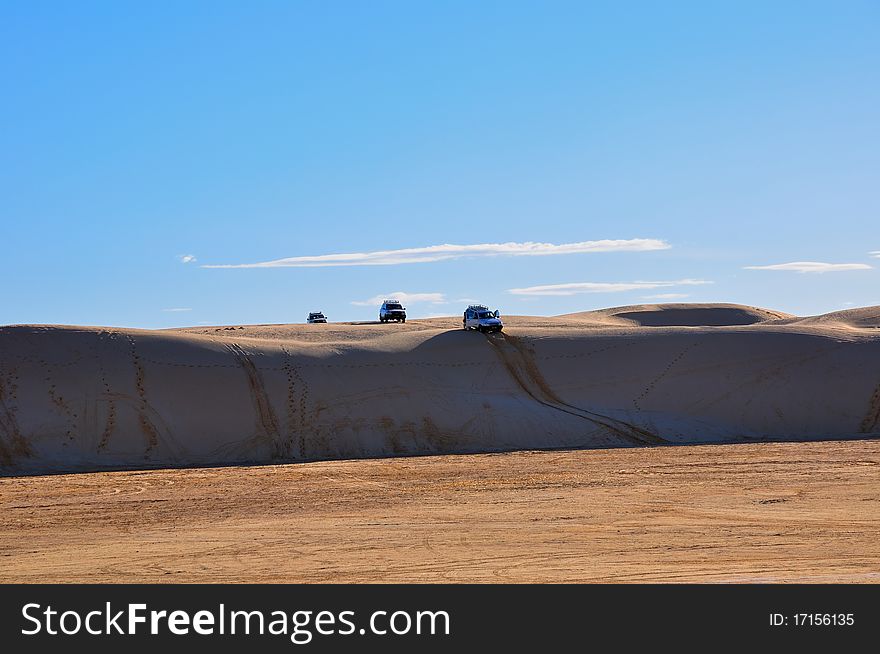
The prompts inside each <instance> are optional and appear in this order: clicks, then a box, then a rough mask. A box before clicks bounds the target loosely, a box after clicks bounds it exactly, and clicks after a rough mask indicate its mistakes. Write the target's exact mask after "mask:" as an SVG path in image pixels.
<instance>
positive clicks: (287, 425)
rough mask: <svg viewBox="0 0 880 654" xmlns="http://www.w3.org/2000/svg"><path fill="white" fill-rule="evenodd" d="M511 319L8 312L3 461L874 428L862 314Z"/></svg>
mask: <svg viewBox="0 0 880 654" xmlns="http://www.w3.org/2000/svg"><path fill="white" fill-rule="evenodd" d="M624 313H626V312H624ZM776 315H777V316H779V317H780V318H781V317H782V316H783V315H784V314H776ZM506 322H507V325H508V326H507V328H506V331H505V334H504V335H500V336H484V335H481V334H478V333H474V332H467V333H466V332H464V331H462V330H460V329H452V328H453V327H455V324H456V320H455V319H454V318H449V319H433V320H426V321H411V322H407V323H406V325H354V324H350V325H332V324H331V325H287V326H265V325H264V326H252V327H241V328H229V327H216V328H194V329H191V330H172V331H139V330H123V329H99V328H73V327H45V326H17V327H5V328H2V329H0V471H2V472H3V473H4V474H22V473H33V472H49V471H71V470H96V469H102V468H120V467H155V466H190V465H217V464H231V463H251V462H253V463H266V462H281V461H299V460H316V459H338V458H358V457H376V456H393V455H406V454H430V453H453V452H491V451H502V450H512V449H537V448H566V447H613V446H637V445H656V444H666V443H696V442H737V441H748V440H763V439H773V440H808V439H827V438H859V437H870V436H875V435H878V434H880V386H878V384H880V372H878V371H880V334H878V330H876V329H875V328H871V327H861V326H859V325H856V326H851V327H850V328H848V329H847V330H841V329H839V328H837V327H838V326H839V321H834V322H833V323H832V324H833V326H831V327H826V326H824V324H823V323H822V321H816V320H813V321H812V322H809V319H808V321H807V322H806V323H805V324H801V322H799V321H797V320H779V319H777V318H773V317H771V316H769V315H768V316H767V319H766V321H763V322H759V323H752V324H749V325H734V326H708V327H669V326H665V327H643V326H636V325H629V326H620V325H617V326H612V325H599V326H597V325H585V324H584V320H583V319H582V318H578V317H564V316H563V317H559V318H551V319H543V318H541V319H539V318H527V317H523V318H508V319H506ZM780 323H783V324H780Z"/></svg>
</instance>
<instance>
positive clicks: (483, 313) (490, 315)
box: [477, 311, 495, 319]
mask: <svg viewBox="0 0 880 654" xmlns="http://www.w3.org/2000/svg"><path fill="white" fill-rule="evenodd" d="M494 317H495V315H494V314H493V313H492V312H491V311H478V312H477V318H481V319H485V318H494Z"/></svg>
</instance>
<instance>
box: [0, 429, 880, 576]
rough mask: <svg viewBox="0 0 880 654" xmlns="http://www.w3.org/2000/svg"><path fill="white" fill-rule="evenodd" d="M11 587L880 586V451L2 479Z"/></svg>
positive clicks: (447, 459)
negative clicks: (99, 584) (122, 584)
mask: <svg viewBox="0 0 880 654" xmlns="http://www.w3.org/2000/svg"><path fill="white" fill-rule="evenodd" d="M0 581H5V582H8V581H15V582H172V581H173V582H235V581H240V582H351V583H358V582H598V581H604V582H638V581H642V582H646V581H647V582H654V581H666V582H686V581H694V582H821V583H825V582H847V583H859V582H868V583H878V582H880V441H877V440H862V441H837V442H804V443H760V444H739V445H696V446H680V447H640V448H616V449H606V450H579V451H566V452H514V453H508V454H472V455H464V456H456V455H445V456H431V457H409V458H391V459H367V460H357V461H326V462H317V463H303V464H286V465H278V466H275V465H267V466H250V467H226V468H202V469H166V470H147V471H143V470H141V471H123V472H101V473H85V474H72V475H47V476H32V477H16V478H10V477H7V478H0Z"/></svg>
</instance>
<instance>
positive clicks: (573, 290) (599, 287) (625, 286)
mask: <svg viewBox="0 0 880 654" xmlns="http://www.w3.org/2000/svg"><path fill="white" fill-rule="evenodd" d="M711 283H712V282H710V281H705V280H702V279H679V280H678V281H672V282H575V283H571V284H548V285H545V286H529V287H526V288H511V289H509V290H508V291H507V292H508V293H512V294H513V295H545V296H546V295H557V296H558V295H579V294H581V293H621V292H624V291H636V290H645V289H652V288H664V287H667V286H697V285H702V284H711Z"/></svg>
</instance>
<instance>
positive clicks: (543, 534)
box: [0, 304, 880, 582]
mask: <svg viewBox="0 0 880 654" xmlns="http://www.w3.org/2000/svg"><path fill="white" fill-rule="evenodd" d="M878 436H880V307H868V308H862V309H852V310H848V311H842V312H836V313H831V314H826V315H821V316H812V317H796V316H791V315H787V314H784V313H781V312H778V311H772V310H767V309H760V308H757V307H748V306H741V305H729V304H702V305H696V304H673V305H638V306H629V307H618V308H615V309H607V310H602V311H590V312H583V313H576V314H569V315H564V316H555V317H530V316H513V317H505V329H504V333H503V334H480V333H476V332H466V331H464V330H462V329H461V322H460V318H458V319H457V318H455V317H449V318H433V319H425V320H408V321H407V322H406V323H405V324H375V323H373V324H369V323H336V324H333V323H331V324H325V325H302V324H300V325H246V326H245V325H243V326H216V327H197V328H183V329H175V330H135V329H122V328H100V327H75V326H59V325H17V326H8V327H0V580H3V581H157V582H158V581H316V582H317V581H338V582H357V581H522V582H527V581H532V582H535V581H661V580H662V581H710V580H711V581H848V582H877V581H878V574H880V538H878V536H880V533H878V524H880V520H878V518H880V512H878V501H880V477H878V468H877V465H878V462H880V441H878V440H876V439H877V437H878Z"/></svg>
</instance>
